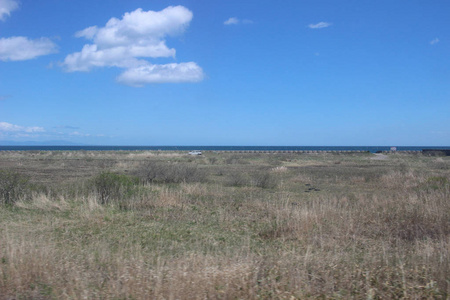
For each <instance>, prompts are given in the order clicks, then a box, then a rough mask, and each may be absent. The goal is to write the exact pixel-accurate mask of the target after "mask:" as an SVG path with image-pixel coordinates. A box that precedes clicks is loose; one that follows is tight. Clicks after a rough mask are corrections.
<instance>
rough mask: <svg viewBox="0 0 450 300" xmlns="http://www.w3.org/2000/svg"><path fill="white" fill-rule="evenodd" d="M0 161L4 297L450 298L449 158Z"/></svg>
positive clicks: (0, 292) (59, 156)
mask: <svg viewBox="0 0 450 300" xmlns="http://www.w3.org/2000/svg"><path fill="white" fill-rule="evenodd" d="M374 158H375V157H374V155H373V154H370V153H357V154H352V153H343V154H337V153H320V154H314V153H310V154H288V153H285V154H268V153H266V154H255V153H253V154H250V153H249V154H245V153H242V154H231V153H213V152H207V153H204V155H203V156H201V157H192V156H189V155H187V154H186V153H181V152H156V151H153V152H151V151H129V152H127V151H110V152H109V151H98V152H96V151H92V152H90V151H76V152H72V151H26V152H20V151H3V152H1V151H0V203H1V204H0V299H305V298H313V299H316V298H320V299H323V298H326V299H349V298H350V299H352V298H353V299H391V298H393V299H402V298H405V299H436V298H437V299H446V298H448V297H450V158H449V157H426V156H422V155H421V154H401V153H393V154H388V155H387V159H384V160H383V159H374Z"/></svg>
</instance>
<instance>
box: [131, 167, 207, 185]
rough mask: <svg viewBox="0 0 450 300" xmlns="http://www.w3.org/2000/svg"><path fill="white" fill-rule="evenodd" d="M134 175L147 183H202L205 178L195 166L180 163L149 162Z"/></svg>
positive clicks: (203, 173)
mask: <svg viewBox="0 0 450 300" xmlns="http://www.w3.org/2000/svg"><path fill="white" fill-rule="evenodd" d="M135 174H136V175H137V176H138V177H139V178H141V179H142V180H143V181H144V182H149V183H181V182H204V181H205V178H206V176H205V172H203V171H202V170H201V169H199V168H198V166H197V165H190V164H182V163H179V164H169V163H162V162H149V163H147V164H145V165H143V166H141V167H139V168H138V169H137V170H136V171H135Z"/></svg>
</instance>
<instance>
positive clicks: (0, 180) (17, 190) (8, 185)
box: [0, 170, 29, 204]
mask: <svg viewBox="0 0 450 300" xmlns="http://www.w3.org/2000/svg"><path fill="white" fill-rule="evenodd" d="M28 193H29V190H28V178H26V177H24V176H23V175H21V174H19V173H17V172H12V171H2V170H0V204H14V203H15V202H16V201H18V200H19V199H20V198H22V197H24V196H25V195H27V194H28Z"/></svg>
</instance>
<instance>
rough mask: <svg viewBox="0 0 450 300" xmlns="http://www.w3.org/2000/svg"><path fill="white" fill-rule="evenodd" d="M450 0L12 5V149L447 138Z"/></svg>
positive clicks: (14, 0) (7, 129)
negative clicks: (60, 145)
mask: <svg viewBox="0 0 450 300" xmlns="http://www.w3.org/2000/svg"><path fill="white" fill-rule="evenodd" d="M449 12H450V1H447V0H428V1H424V0H420V1H418V0H378V1H373V0H341V1H336V0H283V1H275V0H246V1H238V0H207V1H200V0H179V1H172V0H102V1H92V0H89V1H88V0H77V1H67V0H39V1H36V0H0V144H2V143H6V142H11V141H12V142H17V143H23V142H48V141H66V142H68V143H75V144H83V145H148V146H156V145H244V146H246V145H257V146H270V145H286V146H308V145H309V146H377V145H385V146H426V145H428V146H449V145H450V18H449V14H448V13H449Z"/></svg>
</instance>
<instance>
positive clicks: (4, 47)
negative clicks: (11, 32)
mask: <svg viewBox="0 0 450 300" xmlns="http://www.w3.org/2000/svg"><path fill="white" fill-rule="evenodd" d="M55 52H57V46H56V44H54V43H53V42H52V41H51V40H50V39H48V38H40V39H35V40H30V39H28V38H27V37H23V36H15V37H10V38H0V60H1V61H18V60H28V59H33V58H36V57H38V56H42V55H47V54H51V53H55Z"/></svg>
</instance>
